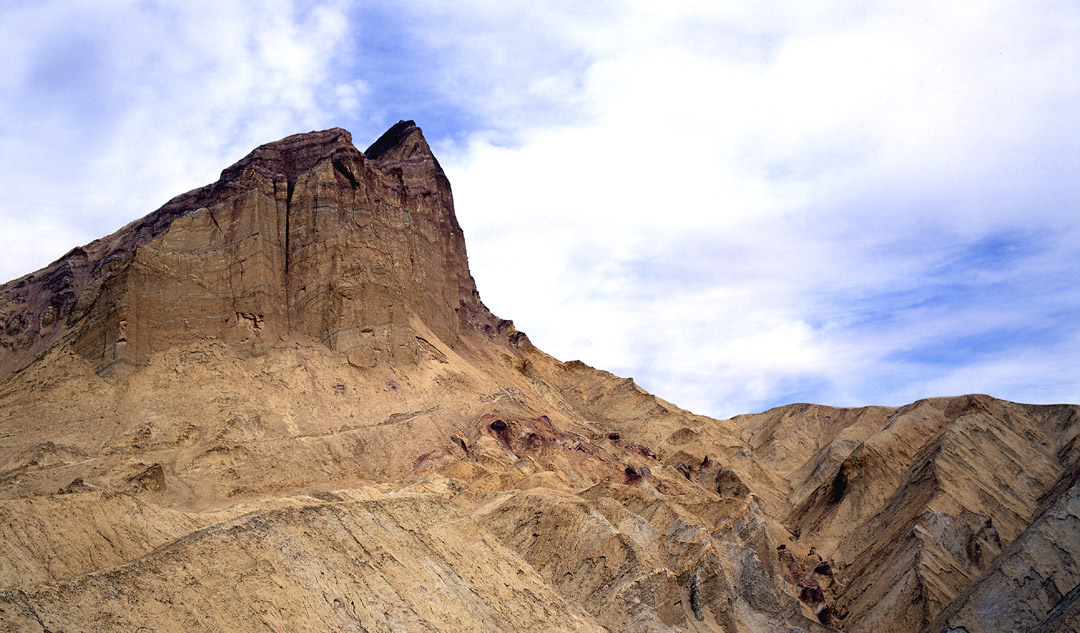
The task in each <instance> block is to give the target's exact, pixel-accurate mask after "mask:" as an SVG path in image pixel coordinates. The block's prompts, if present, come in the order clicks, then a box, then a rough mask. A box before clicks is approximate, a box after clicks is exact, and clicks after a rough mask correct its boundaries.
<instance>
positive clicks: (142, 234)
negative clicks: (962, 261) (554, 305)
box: [0, 121, 1080, 632]
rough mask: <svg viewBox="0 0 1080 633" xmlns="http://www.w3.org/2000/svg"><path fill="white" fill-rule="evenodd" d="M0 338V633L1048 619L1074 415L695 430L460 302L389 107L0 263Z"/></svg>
mask: <svg viewBox="0 0 1080 633" xmlns="http://www.w3.org/2000/svg"><path fill="white" fill-rule="evenodd" d="M0 326H2V330H0V534H2V538H3V548H2V549H0V631H35V632H38V631H53V632H58V631H134V630H140V627H145V628H143V629H142V630H154V631H249V630H250V631H266V630H273V631H278V630H280V631H285V630H289V631H326V630H345V631H371V632H374V631H536V630H539V631H604V630H607V631H702V632H704V631H730V632H735V631H746V632H751V631H792V632H795V631H799V630H803V631H825V630H830V629H841V630H851V631H903V632H915V631H919V630H923V629H924V628H925V630H928V631H935V632H936V631H945V630H968V631H972V632H974V631H1008V630H1039V627H1042V628H1043V629H1045V630H1048V631H1050V630H1052V631H1059V630H1060V631H1066V630H1069V629H1068V627H1069V626H1073V625H1074V624H1073V623H1075V620H1076V617H1077V613H1078V611H1080V603H1078V601H1077V595H1078V593H1080V590H1078V589H1077V584H1078V577H1080V567H1078V561H1077V556H1078V554H1080V529H1078V528H1080V526H1078V525H1077V519H1076V516H1077V515H1076V507H1075V506H1076V503H1075V500H1076V496H1077V490H1078V487H1077V477H1076V472H1077V470H1078V468H1080V466H1078V463H1080V459H1078V457H1080V455H1078V451H1080V447H1078V445H1077V441H1076V439H1075V438H1076V435H1077V433H1078V431H1080V409H1078V408H1077V407H1076V406H1072V405H1060V406H1032V405H1021V404H1015V403H1009V402H1003V401H1000V400H995V399H993V398H989V397H986V396H965V397H959V398H947V399H934V400H926V401H920V402H917V403H914V404H912V405H908V406H907V407H902V408H883V407H870V408H864V409H835V408H828V407H820V406H814V405H791V406H787V407H781V408H779V409H775V410H772V411H768V412H765V413H761V414H756V415H748V416H738V417H736V418H733V419H731V420H714V419H710V418H707V417H703V416H698V415H693V414H691V413H689V412H687V411H684V410H682V409H679V408H678V407H676V406H674V405H672V404H670V403H667V402H664V401H663V400H660V399H658V398H656V397H654V396H652V395H650V394H648V393H646V392H644V391H643V390H641V389H640V388H639V387H637V385H635V384H634V383H633V381H632V380H630V379H622V378H618V377H616V376H613V375H611V374H609V373H607V372H604V371H600V370H597V369H593V368H591V367H589V366H587V365H585V364H583V363H580V362H576V361H573V362H568V363H563V362H559V361H557V360H555V359H553V358H551V357H550V356H548V355H546V354H544V353H543V352H541V351H540V350H538V349H536V348H535V347H534V346H533V345H532V344H531V343H530V342H529V340H528V338H527V337H526V336H525V335H524V334H523V333H521V332H518V331H517V330H516V329H515V328H514V326H513V324H512V323H511V322H509V321H505V320H501V319H499V318H497V317H495V316H493V315H492V314H491V313H490V312H489V311H488V310H487V308H486V307H484V305H483V303H481V301H480V299H479V295H478V293H477V291H476V287H475V284H474V283H473V280H472V278H471V276H470V274H469V270H468V264H467V259H466V254H465V244H464V238H463V235H462V232H461V229H460V227H459V226H458V224H457V221H456V219H455V217H454V211H453V201H452V196H451V192H450V185H449V183H448V181H447V180H446V177H445V175H444V174H443V172H442V169H441V168H440V167H439V164H438V161H437V160H436V159H435V157H434V156H433V155H432V153H431V150H430V148H429V147H428V145H427V143H426V141H425V140H424V138H423V135H422V134H421V132H420V129H419V128H417V127H416V126H415V125H414V124H413V123H412V122H406V121H403V122H401V123H398V124H397V125H395V126H394V127H392V128H391V129H390V130H389V131H388V132H387V133H386V134H384V135H383V136H382V137H381V138H380V139H379V140H377V141H376V142H375V143H374V144H373V145H372V146H371V147H369V148H368V149H367V150H366V151H365V152H360V151H358V150H357V149H356V148H355V147H354V146H353V144H352V140H351V137H350V135H349V133H348V132H346V131H344V130H340V129H333V130H327V131H323V132H312V133H309V134H302V135H296V136H292V137H289V138H286V139H283V140H281V141H278V142H275V143H270V144H268V145H264V146H262V147H259V148H258V149H256V150H255V151H253V152H252V153H251V154H249V155H248V156H246V157H245V158H243V159H241V160H240V161H239V162H238V163H236V164H235V165H233V166H231V167H229V168H227V169H226V170H225V171H223V172H222V177H221V179H220V180H219V181H218V182H216V183H214V184H212V185H209V186H207V187H203V188H201V189H197V190H195V191H191V192H189V193H186V194H184V195H181V196H178V197H177V198H175V199H173V200H171V201H170V202H168V203H167V204H166V205H165V206H164V207H162V208H161V209H159V210H158V211H156V212H154V213H152V214H151V215H149V216H147V217H146V218H143V219H142V220H139V221H137V222H135V223H132V224H131V225H128V226H126V227H124V228H123V229H121V230H120V231H118V232H117V233H115V234H113V235H111V236H109V237H106V238H103V239H101V240H97V241H95V242H93V243H91V244H88V245H86V246H84V247H81V248H76V249H74V250H73V251H71V252H70V253H68V254H67V255H65V256H64V257H63V258H61V259H60V260H58V261H57V262H55V263H53V264H51V265H50V266H49V267H47V268H45V269H43V270H41V271H38V272H35V273H33V274H30V275H27V276H25V277H22V278H20V279H16V280H14V281H12V282H9V283H7V284H4V285H3V286H0ZM1048 557H1049V558H1048ZM1010 583H1013V584H1010ZM1018 587H1019V588H1018ZM988 605H989V606H988ZM1002 605H1008V607H1007V608H1006V607H1004V606H1002ZM935 618H936V620H935ZM960 627H963V628H960ZM1055 627H1056V628H1055Z"/></svg>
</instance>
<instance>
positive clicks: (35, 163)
mask: <svg viewBox="0 0 1080 633" xmlns="http://www.w3.org/2000/svg"><path fill="white" fill-rule="evenodd" d="M2 18H3V19H2V20H0V24H2V25H3V26H0V51H2V54H3V57H4V59H5V60H11V62H12V63H11V64H10V65H9V66H8V67H7V69H6V70H7V72H6V73H5V75H4V76H3V79H0V82H2V83H0V117H3V119H4V120H5V121H8V122H9V123H15V125H12V126H11V127H10V129H8V130H6V131H5V132H4V134H3V135H2V137H0V150H2V151H0V170H2V171H3V173H4V174H5V175H6V176H7V178H8V180H9V182H10V181H14V182H16V183H18V185H17V186H14V187H11V188H9V190H8V195H6V196H5V201H4V204H3V206H2V207H0V221H2V222H3V225H4V226H5V227H6V228H7V230H8V231H9V232H10V233H9V234H13V235H15V236H18V237H19V239H15V240H11V241H10V242H9V243H8V248H5V249H4V250H3V252H2V253H0V272H2V273H3V274H4V277H5V279H7V278H11V277H15V276H18V275H20V274H23V273H26V272H30V271H31V270H34V269H36V268H38V267H40V266H43V265H45V264H47V263H48V262H49V261H51V260H52V259H54V258H56V257H58V256H59V255H61V254H62V253H63V252H64V251H66V250H68V249H70V248H71V247H72V246H74V245H76V244H80V243H84V242H87V241H89V240H90V239H93V238H95V237H99V236H101V235H104V234H106V233H109V232H111V231H113V230H115V229H117V228H119V227H120V226H122V225H123V224H125V223H126V222H128V221H130V220H132V219H134V218H137V217H139V216H142V215H144V214H146V213H148V212H149V211H151V210H153V209H154V208H156V207H158V206H160V205H161V204H163V203H164V202H165V201H166V200H168V199H169V198H170V197H172V196H174V195H176V194H178V193H182V192H184V191H186V190H188V189H191V188H194V187H196V186H200V185H203V184H206V183H208V182H212V181H213V180H215V179H216V177H217V171H218V170H220V169H221V168H222V167H224V166H226V165H228V164H229V163H231V162H232V161H235V160H237V159H238V158H240V157H241V156H243V155H244V154H245V153H246V152H248V151H249V150H250V149H251V148H253V147H254V146H255V145H257V144H259V143H263V142H266V141H269V140H273V139H276V138H280V137H282V136H285V135H288V134H292V133H295V132H297V131H304V130H308V129H312V128H316V127H329V126H330V125H332V124H333V122H334V121H335V120H336V119H337V118H338V114H339V112H341V111H350V110H355V109H357V108H358V104H359V102H360V101H361V100H362V99H363V98H364V91H363V83H362V81H360V80H358V79H355V80H354V79H349V78H342V79H339V78H337V77H335V76H333V73H332V68H333V64H334V63H335V60H336V59H337V58H338V57H340V56H342V55H344V54H347V52H348V46H347V45H348V42H349V40H348V39H347V38H346V35H347V24H348V23H347V20H346V17H345V14H344V13H343V11H342V8H341V7H340V6H335V5H334V4H333V3H327V4H322V5H318V6H297V5H295V4H294V3H291V2H285V1H283V0H273V1H270V2H265V3H260V4H259V5H258V7H257V8H256V7H254V6H247V5H242V4H240V3H227V2H185V3H180V4H177V3H168V2H114V3H70V2H40V3H39V2H33V3H29V2H28V3H23V4H17V5H16V6H14V7H10V8H7V9H5V10H4V14H3V16H2Z"/></svg>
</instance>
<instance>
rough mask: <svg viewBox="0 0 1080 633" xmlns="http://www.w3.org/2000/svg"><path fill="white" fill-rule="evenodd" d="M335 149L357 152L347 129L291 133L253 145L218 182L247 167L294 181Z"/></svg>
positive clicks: (335, 150) (236, 177)
mask: <svg viewBox="0 0 1080 633" xmlns="http://www.w3.org/2000/svg"><path fill="white" fill-rule="evenodd" d="M417 132H419V128H417ZM335 152H340V153H344V154H354V155H355V154H358V153H359V152H358V150H357V149H356V147H354V146H353V140H352V134H350V133H349V132H348V131H347V130H343V129H341V128H339V127H335V128H330V129H329V130H322V131H317V132H307V133H305V134H293V135H292V136H287V137H285V138H283V139H281V140H280V141H274V142H273V143H267V144H265V145H260V146H259V147H256V148H255V149H254V150H252V151H251V153H250V154H248V155H247V156H245V157H243V158H241V159H240V160H238V161H237V162H236V163H234V164H233V165H231V166H229V167H226V168H225V169H224V170H222V172H221V178H220V180H219V182H222V183H227V182H232V181H235V180H237V179H239V178H240V176H241V174H243V172H244V170H245V169H249V168H255V169H260V170H262V171H264V172H266V173H268V174H270V175H271V176H274V175H276V174H283V175H284V176H285V178H286V180H287V181H288V182H290V183H291V182H295V181H296V178H297V177H298V176H299V175H300V174H302V173H304V172H306V171H308V170H309V169H311V168H312V167H314V166H315V164H316V163H318V162H319V161H320V160H323V159H325V158H327V157H328V156H331V155H332V154H334V153H335Z"/></svg>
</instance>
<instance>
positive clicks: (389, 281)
mask: <svg viewBox="0 0 1080 633" xmlns="http://www.w3.org/2000/svg"><path fill="white" fill-rule="evenodd" d="M0 301H2V303H0V320H2V321H0V322H2V323H3V330H2V331H0V349H2V350H3V353H2V354H0V379H2V378H3V377H4V376H6V375H8V374H10V373H11V372H12V371H15V370H17V369H19V368H20V367H22V366H24V365H25V364H26V363H27V362H28V361H29V360H30V359H32V358H34V357H35V356H37V355H38V354H39V353H41V352H42V351H43V350H45V349H47V348H48V347H50V346H52V345H54V344H56V343H57V342H59V341H61V340H69V341H71V343H72V345H73V346H74V348H75V349H76V350H78V352H79V353H80V354H82V355H83V356H85V357H86V358H88V359H92V360H94V361H95V362H96V363H98V365H99V367H100V369H101V370H102V371H111V370H112V369H113V368H115V367H117V366H131V365H133V364H136V363H139V362H143V361H145V360H146V359H147V358H149V355H150V354H151V353H153V352H154V351H155V350H161V349H166V348H168V347H169V346H172V345H175V344H176V343H178V342H179V341H182V340H185V339H190V338H192V337H198V336H214V337H225V338H226V339H229V340H233V339H237V338H238V337H239V338H240V339H251V340H252V341H253V342H254V343H256V344H269V343H271V342H272V341H274V340H276V339H278V338H280V337H281V336H286V335H289V334H293V333H295V334H303V335H307V336H311V337H314V338H316V339H318V340H320V341H322V342H323V343H325V344H326V345H328V346H329V347H331V348H332V349H334V350H335V351H339V352H341V353H343V354H346V355H348V356H349V357H350V358H352V359H353V360H354V361H355V362H357V363H362V364H371V363H375V362H378V361H379V360H380V359H381V360H387V361H390V362H396V361H405V362H409V359H410V358H413V357H414V356H415V353H414V352H415V344H412V343H410V341H413V339H414V334H413V333H412V327H413V324H411V320H412V319H414V318H415V319H419V321H421V322H423V323H424V324H425V327H427V328H430V329H431V331H432V332H434V333H435V335H436V336H438V337H440V338H442V339H444V340H445V341H446V342H447V343H448V344H453V343H454V342H455V341H456V340H457V337H458V336H459V335H460V332H461V328H462V327H463V324H466V325H468V326H475V325H477V324H480V323H487V322H488V321H491V320H492V318H491V317H490V315H489V314H488V313H487V310H486V308H484V307H483V305H482V304H481V303H480V301H479V297H478V295H477V293H476V288H475V285H474V283H473V280H472V277H471V276H470V274H469V270H468V262H467V257H466V253H465V242H464V237H463V235H462V232H461V228H460V226H459V225H458V223H457V219H456V217H455V216H454V210H453V199H452V195H451V192H450V184H449V182H448V181H447V180H446V177H445V175H444V174H443V172H442V169H441V168H440V167H439V165H438V163H437V162H436V161H435V159H434V156H433V155H432V154H431V152H430V148H428V146H427V142H426V141H425V140H424V137H423V133H422V131H421V130H420V128H419V127H417V126H416V125H415V124H413V123H412V122H401V123H398V124H397V125H395V126H394V127H392V128H391V129H390V130H389V131H388V132H387V133H386V134H384V135H383V136H382V137H381V138H380V139H379V140H378V141H376V142H375V144H373V145H372V147H371V148H369V150H368V152H367V153H366V154H365V153H361V152H360V151H359V150H358V149H357V148H356V147H355V146H353V144H352V136H351V134H350V133H349V132H347V131H346V130H343V129H341V128H332V129H329V130H324V131H318V132H308V133H306V134H297V135H293V136H289V137H286V138H284V139H281V140H279V141H275V142H273V143H267V144H265V145H262V146H260V147H258V148H256V149H255V150H253V151H252V152H251V153H249V154H248V155H247V156H245V157H244V158H242V159H240V160H239V161H237V162H236V163H235V164H233V165H231V166H230V167H227V168H226V169H224V170H223V171H222V173H221V178H220V179H219V180H218V181H217V182H215V183H213V184H210V185H207V186H205V187H202V188H199V189H196V190H193V191H190V192H188V193H186V194H183V195H181V196H177V197H176V198H174V199H172V200H170V201H169V202H168V203H166V204H165V205H164V206H163V207H162V208H161V209H158V210H157V211H155V212H154V213H151V214H150V215H148V216H146V217H145V218H143V219H141V220H139V221H136V222H133V223H132V224H130V225H128V226H126V227H124V228H123V229H121V230H120V231H118V232H117V233H114V234H113V235H111V236H109V237H106V238H103V239H101V240H97V241H95V242H93V243H91V244H89V245H87V246H85V247H82V248H76V249H74V250H72V251H71V252H70V253H68V254H67V255H65V256H64V257H63V258H61V259H60V260H58V261H57V262H54V263H53V264H51V265H50V266H48V267H46V268H45V269H43V270H41V271H38V272H37V273H34V274H31V275H28V276H26V277H23V278H21V279H18V280H15V281H14V282H9V283H8V284H5V285H3V286H0Z"/></svg>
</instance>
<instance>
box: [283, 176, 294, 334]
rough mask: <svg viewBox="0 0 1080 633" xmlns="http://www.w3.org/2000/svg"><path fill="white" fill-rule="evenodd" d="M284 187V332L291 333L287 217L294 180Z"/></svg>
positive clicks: (289, 219) (288, 223)
mask: <svg viewBox="0 0 1080 633" xmlns="http://www.w3.org/2000/svg"><path fill="white" fill-rule="evenodd" d="M285 182H286V185H285V331H286V332H291V331H292V298H291V297H290V291H289V225H290V224H291V223H292V218H290V217H289V214H290V212H291V211H292V197H293V189H294V188H295V187H296V182H295V181H294V180H292V179H291V178H290V179H287V180H286V181H285Z"/></svg>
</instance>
